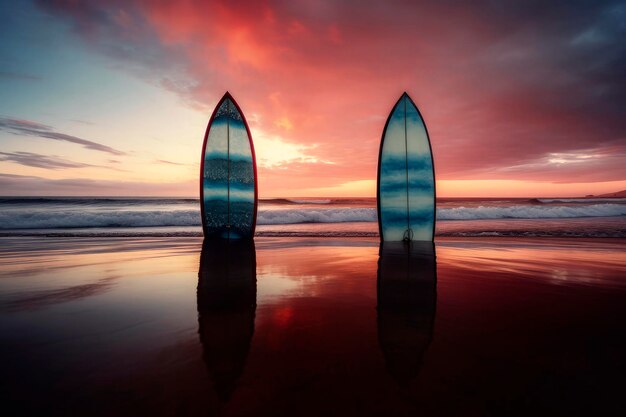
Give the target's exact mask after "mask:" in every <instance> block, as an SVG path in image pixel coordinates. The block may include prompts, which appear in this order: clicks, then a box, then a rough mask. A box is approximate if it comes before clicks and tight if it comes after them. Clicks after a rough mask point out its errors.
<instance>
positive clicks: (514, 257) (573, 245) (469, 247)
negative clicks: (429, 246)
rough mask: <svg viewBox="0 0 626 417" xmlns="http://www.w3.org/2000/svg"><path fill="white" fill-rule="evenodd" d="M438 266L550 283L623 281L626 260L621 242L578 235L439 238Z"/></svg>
mask: <svg viewBox="0 0 626 417" xmlns="http://www.w3.org/2000/svg"><path fill="white" fill-rule="evenodd" d="M437 255H438V261H439V265H440V266H445V265H451V266H454V267H455V268H459V269H464V270H471V271H482V272H498V273H502V274H515V275H517V276H523V277H524V278H528V279H533V280H537V281H540V280H543V281H545V282H549V283H553V284H563V285H566V284H592V285H610V286H618V287H623V286H625V285H626V283H625V282H624V280H623V279H621V277H622V276H624V274H626V265H625V264H624V261H623V246H620V245H615V244H614V242H612V241H611V242H609V243H603V242H602V241H593V240H585V239H580V240H578V241H576V240H573V241H572V240H568V241H565V240H557V239H550V240H538V239H528V240H523V239H505V238H501V239H495V240H490V241H484V242H483V241H481V240H480V239H478V238H476V239H466V240H458V241H455V240H453V239H451V240H442V241H441V242H439V244H438V246H437Z"/></svg>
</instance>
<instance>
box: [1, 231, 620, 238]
mask: <svg viewBox="0 0 626 417" xmlns="http://www.w3.org/2000/svg"><path fill="white" fill-rule="evenodd" d="M202 236H203V235H202V230H197V231H180V230H173V231H166V230H150V229H147V230H144V229H125V230H115V229H113V230H110V231H108V230H107V231H102V230H98V231H92V230H90V229H79V230H76V231H73V230H67V229H66V230H60V231H50V230H16V231H0V237H103V238H106V237H137V238H144V237H197V238H202ZM255 236H256V237H311V238H327V237H342V238H343V237H345V238H376V237H378V232H367V231H332V230H330V231H329V230H325V231H313V230H311V231H280V230H275V231H272V230H267V231H259V232H257V233H256V234H255ZM435 236H437V237H438V238H439V237H477V238H490V237H491V238H498V237H555V238H556V237H561V238H622V239H623V238H626V230H582V229H581V230H548V231H540V230H488V231H478V230H455V231H446V232H437V233H436V234H435Z"/></svg>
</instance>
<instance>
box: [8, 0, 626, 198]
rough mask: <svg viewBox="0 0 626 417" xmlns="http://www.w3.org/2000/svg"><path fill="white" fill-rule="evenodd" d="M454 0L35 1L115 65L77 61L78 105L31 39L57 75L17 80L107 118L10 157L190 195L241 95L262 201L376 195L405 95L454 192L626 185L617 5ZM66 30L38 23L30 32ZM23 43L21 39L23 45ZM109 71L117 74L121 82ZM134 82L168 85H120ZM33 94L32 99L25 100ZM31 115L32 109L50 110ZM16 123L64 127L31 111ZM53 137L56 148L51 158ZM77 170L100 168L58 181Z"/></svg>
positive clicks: (17, 146) (45, 98)
mask: <svg viewBox="0 0 626 417" xmlns="http://www.w3.org/2000/svg"><path fill="white" fill-rule="evenodd" d="M453 3H454V2H453ZM453 3H449V2H437V1H432V2H430V1H423V2H420V3H419V4H417V3H414V2H397V3H395V4H394V7H388V6H387V5H384V4H382V3H376V2H358V1H354V0H352V1H350V0H346V1H342V2H332V1H324V0H322V1H314V2H275V1H272V0H269V1H261V2H259V1H250V0H248V1H245V0H242V1H241V2H232V1H217V0H216V1H212V2H205V1H201V0H181V1H178V2H163V1H154V2H151V1H120V0H111V1H93V2H86V1H85V2H83V1H68V0H58V1H54V2H46V1H39V2H36V3H35V4H37V5H38V6H39V9H38V10H39V11H38V13H39V12H43V13H45V14H46V16H48V17H47V18H48V19H50V20H53V21H54V23H58V26H59V27H61V26H62V27H64V28H65V29H67V30H66V31H65V32H63V34H61V33H60V32H59V33H58V35H59V37H62V36H66V37H68V38H69V37H71V40H72V42H64V43H63V47H64V48H68V50H69V49H71V48H72V47H75V45H76V44H77V43H78V42H75V41H76V40H80V41H81V42H83V45H84V46H85V48H84V50H79V49H78V48H77V49H76V50H75V51H74V52H75V53H74V54H71V56H72V57H77V58H75V59H74V61H76V62H77V63H84V62H87V61H89V59H88V58H90V57H94V56H97V57H99V60H101V61H102V63H103V64H104V65H98V66H97V67H98V68H100V72H96V71H95V70H93V69H89V68H90V67H88V66H85V65H84V64H83V65H71V66H66V65H65V62H63V66H62V71H60V73H62V74H63V75H64V76H65V74H67V75H68V77H66V78H67V79H68V80H69V81H67V84H63V85H59V89H58V90H59V91H63V93H49V91H53V89H50V88H48V87H49V85H46V84H45V83H46V82H47V81H46V79H48V78H49V75H50V73H46V72H45V71H46V70H44V69H45V68H50V67H51V66H50V65H49V64H50V59H49V58H46V56H45V55H42V54H40V53H38V52H37V51H38V50H37V47H36V46H34V45H31V49H32V50H31V51H30V52H29V53H30V54H31V55H32V58H33V62H35V63H36V68H44V69H42V70H41V71H39V70H37V71H33V70H34V68H35V66H34V65H32V64H31V66H32V68H29V67H24V68H12V69H10V70H11V72H15V73H24V74H30V73H36V74H37V75H38V81H37V82H38V83H39V84H38V86H37V88H33V89H32V91H36V92H37V94H33V95H32V96H28V97H27V96H26V95H24V97H23V100H22V101H24V102H28V103H55V106H56V107H59V109H58V111H59V112H60V113H64V114H65V117H70V116H71V118H85V119H89V120H93V119H97V118H98V117H101V120H95V121H96V122H99V123H97V126H92V127H89V126H82V127H78V126H71V128H70V127H66V126H62V125H59V126H57V125H56V122H55V123H52V124H54V125H55V128H58V130H59V131H58V132H57V131H56V130H55V131H54V132H51V131H49V129H48V130H45V129H44V130H42V128H41V126H40V127H38V128H37V129H36V131H35V130H33V127H32V126H26V125H25V126H22V127H21V129H22V130H21V132H22V133H27V132H31V133H29V135H30V136H29V137H24V138H21V137H20V140H22V142H25V141H26V139H28V140H29V143H30V145H23V144H22V142H20V143H17V141H15V139H14V138H11V137H10V136H5V139H4V140H5V141H7V140H9V141H12V142H11V146H10V147H6V146H5V148H4V149H1V150H2V151H3V152H5V153H10V154H9V155H5V156H4V159H7V160H6V161H3V162H4V163H5V166H6V165H8V164H12V165H11V166H12V167H13V171H12V172H11V173H13V174H23V175H30V174H36V175H40V176H42V177H46V178H50V179H54V178H57V177H59V178H60V177H65V178H68V177H69V176H70V175H78V173H80V174H81V175H83V177H81V178H84V179H96V178H98V179H106V180H129V181H138V182H139V181H145V182H146V183H151V184H158V183H159V182H161V181H164V180H172V181H173V180H176V181H186V182H190V183H191V182H193V181H197V175H198V165H197V162H198V161H199V158H200V147H201V138H202V135H203V133H204V129H205V127H206V121H207V120H208V116H209V115H210V113H211V111H212V106H213V105H215V103H217V100H218V99H219V97H221V95H222V94H223V93H224V91H225V90H229V91H231V92H232V93H233V94H234V96H235V98H236V99H237V101H238V103H239V104H240V105H241V106H242V109H243V111H244V113H245V114H246V116H247V117H248V121H249V122H250V127H251V133H252V136H253V139H254V142H255V148H256V155H257V163H258V166H259V168H260V170H259V184H260V187H261V188H260V190H262V192H261V195H262V196H324V195H327V196H340V195H344V196H349V195H354V196H357V195H368V196H373V195H375V178H376V166H377V156H378V146H379V138H380V134H381V131H382V129H383V127H384V120H385V118H386V116H387V115H388V113H389V111H390V110H391V107H392V105H393V103H394V102H395V100H397V98H398V97H399V96H400V94H401V93H402V91H403V90H407V91H408V92H409V94H411V95H412V96H413V99H414V100H415V101H416V102H417V104H418V106H419V108H420V110H421V111H422V113H423V116H424V119H425V120H426V123H427V125H428V128H429V132H430V134H431V138H432V142H433V149H434V159H435V168H436V171H437V178H438V179H439V180H440V181H439V182H438V190H437V191H438V195H440V196H446V195H450V196H452V195H454V196H458V195H464V196H471V195H483V196H484V195H492V196H497V195H498V194H499V193H505V194H506V195H512V194H515V195H518V196H532V195H537V194H546V193H547V194H552V193H558V194H559V195H563V192H565V191H564V190H567V192H569V193H571V194H573V195H581V194H588V193H595V194H597V193H600V192H601V191H604V190H606V191H607V192H610V191H615V190H613V189H608V187H616V189H621V188H623V186H622V185H619V184H623V183H624V181H623V180H624V179H626V168H625V167H626V163H624V160H625V158H626V146H624V137H626V136H625V133H626V129H624V124H623V108H624V97H626V95H625V93H626V90H625V89H624V84H623V83H622V82H621V80H622V78H623V77H622V76H621V75H622V74H621V73H622V71H621V67H619V65H616V64H618V63H620V62H622V61H621V57H622V56H623V51H624V49H623V41H622V39H623V38H624V35H625V33H624V30H625V29H624V26H623V24H622V20H623V19H620V16H619V15H618V14H615V13H609V12H608V11H611V10H612V9H613V8H614V7H616V6H615V4H614V2H613V1H612V0H601V1H597V2H588V3H585V2H583V3H584V4H580V5H579V6H578V7H576V8H566V9H564V8H562V6H561V5H560V3H559V2H545V3H543V4H542V5H540V6H537V5H534V4H528V6H526V5H522V4H519V5H512V4H511V3H509V2H506V1H503V2H500V3H498V5H494V3H493V2H488V1H485V2H481V1H478V2H475V3H462V2H459V3H458V4H453ZM31 20H32V19H27V20H26V21H31ZM9 23H10V22H9ZM50 27H52V26H51V25H49V24H39V23H37V24H36V25H34V26H33V27H30V28H28V30H29V31H33V32H37V31H39V30H41V31H44V30H50V29H46V28H50ZM55 27H56V26H55ZM13 29H20V28H13ZM20 30H22V31H24V32H26V29H20ZM14 32H15V33H16V36H15V39H8V40H5V42H6V43H7V44H10V43H12V42H13V43H16V42H17V41H18V40H19V36H17V35H18V34H19V33H18V32H19V30H16V31H14ZM7 33H10V31H7ZM39 35H41V36H40V38H41V39H44V38H54V36H48V35H51V34H49V33H46V34H45V35H43V32H42V33H39ZM596 35H601V36H596ZM23 37H24V36H23ZM9 38H10V36H9ZM64 40H68V39H65V38H64ZM70 45H74V46H70ZM0 46H3V45H2V40H0ZM23 46H24V45H21V44H20V48H19V49H20V51H22V50H23V51H26V52H28V48H24V47H23ZM26 46H27V45H26ZM0 49H1V48H0ZM9 49H10V48H9ZM47 49H54V48H47ZM78 58H80V59H78ZM82 58H85V59H82ZM15 62H18V60H15ZM99 62H100V61H98V63H99ZM589 62H593V66H589ZM107 64H108V65H107ZM18 70H20V71H18ZM103 74H104V75H107V74H108V75H110V77H109V78H110V80H109V81H108V82H106V83H104V82H102V81H101V80H102V79H103V77H102V75H103ZM122 74H124V75H122ZM124 77H131V78H133V80H134V82H136V83H137V84H140V83H143V84H145V85H150V86H152V87H154V88H152V87H151V88H150V89H149V88H139V87H137V86H136V85H135V84H134V83H130V82H129V83H124V86H122V84H119V82H120V80H121V79H123V78H124ZM66 78H59V79H62V80H65V79H66ZM27 80H28V77H26V78H24V77H22V78H21V81H20V82H21V83H26V81H27ZM77 80H78V81H80V80H82V81H83V82H82V83H77ZM93 80H98V82H97V83H94V82H93ZM1 82H2V77H1V74H0V83H1ZM11 82H12V83H13V84H15V83H17V81H15V77H13V78H12V81H11ZM64 82H65V81H64ZM73 85H76V86H80V88H74V89H72V88H69V87H72V86H73ZM0 87H2V85H0ZM20 89H21V84H20ZM151 89H154V90H157V89H158V92H153V93H151V92H150V91H151ZM66 91H72V92H73V93H72V94H67V93H66ZM46 92H48V93H46ZM104 93H107V94H104ZM23 94H24V93H23V92H21V91H20V90H18V89H16V90H15V94H13V96H16V97H18V98H19V97H20V96H21V95H23ZM45 94H48V95H45ZM55 94H56V96H55ZM11 96H12V95H11V94H6V95H5V97H11ZM135 97H140V98H141V100H139V99H137V100H134V99H133V98H135ZM26 98H28V100H26ZM70 98H71V100H70ZM0 100H1V97H0ZM7 103H8V101H7ZM58 103H61V104H60V105H59V104H58ZM76 103H79V104H80V106H77V105H76ZM29 106H30V113H33V109H34V108H36V106H35V105H34V104H29ZM75 107H78V109H76V108H75ZM7 108H10V109H14V108H15V105H14V104H13V103H11V106H10V107H9V106H8V105H7ZM12 111H13V110H12ZM77 111H79V113H80V114H77V115H73V114H69V113H72V112H74V113H76V112H77ZM5 113H6V111H5ZM207 113H208V114H207ZM6 115H7V116H10V115H9V114H6ZM18 115H19V116H23V117H24V118H26V119H32V120H35V121H41V122H45V123H48V121H47V120H44V119H42V118H41V117H38V116H37V115H36V114H29V112H18V113H16V114H15V116H18ZM78 116H80V117H78ZM11 126H13V125H11ZM11 126H9V127H11ZM12 128H15V126H13V127H12ZM60 133H63V134H64V135H62V136H61V135H60ZM33 134H37V135H39V136H40V137H39V138H35V137H34V136H32V135H33ZM42 135H47V136H45V137H46V138H47V139H48V142H46V145H45V146H46V148H45V152H44V150H43V149H41V148H39V147H37V146H36V144H37V143H38V142H37V141H39V142H41V141H42V140H43V139H42ZM51 136H53V137H51ZM81 138H85V139H87V140H82V139H81ZM52 139H54V140H55V142H52V141H51V140H52ZM100 143H101V145H97V144H100ZM104 144H106V146H108V148H104V147H102V145H104ZM94 146H100V148H99V149H100V150H101V151H103V150H104V152H99V153H98V152H97V149H95V150H94ZM107 149H108V151H107ZM118 149H119V150H120V151H121V153H123V155H116V154H115V153H114V152H115V151H116V150H118ZM19 152H22V153H19ZM24 152H30V153H31V155H27V154H25V153H24ZM35 153H36V154H37V156H34V154H35ZM107 154H108V155H107ZM52 155H58V156H60V157H62V158H63V161H60V160H58V159H57V160H52V159H51V156H52ZM94 155H96V156H94ZM111 155H116V160H120V162H121V163H115V164H113V165H112V166H111V167H109V168H108V169H106V168H100V167H96V166H95V165H102V166H107V164H108V163H107V162H106V159H105V158H108V157H110V156H111ZM117 156H119V158H118V157H117ZM27 157H28V160H26V159H25V158H27ZM46 157H48V159H45V158H46ZM36 158H38V159H36ZM98 158H99V159H98ZM158 160H165V161H169V162H174V163H168V162H157V161H158ZM11 161H12V162H11ZM16 161H18V162H19V161H21V162H22V163H28V164H30V165H29V166H25V165H19V164H18V162H16ZM68 161H69V162H68ZM72 163H74V165H76V164H78V163H86V164H90V165H94V166H81V167H78V166H77V167H75V168H67V170H61V169H56V170H54V169H49V168H50V167H51V166H53V165H54V166H59V165H60V164H66V165H67V164H72ZM33 165H38V166H33ZM41 165H45V166H46V167H48V169H46V168H42V167H41ZM111 168H114V169H111ZM18 169H19V170H20V171H18ZM123 170H124V171H123ZM193 188H194V189H195V188H196V187H193ZM154 189H155V190H156V189H157V188H154ZM91 191H92V190H89V192H91ZM562 191H563V192H562ZM164 192H165V191H164ZM168 192H171V191H168ZM554 195H556V194H554Z"/></svg>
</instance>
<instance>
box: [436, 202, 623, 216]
mask: <svg viewBox="0 0 626 417" xmlns="http://www.w3.org/2000/svg"><path fill="white" fill-rule="evenodd" d="M616 216H626V205H623V204H592V205H588V206H508V207H507V206H504V207H489V206H479V207H471V208H468V207H455V208H448V209H439V210H437V219H438V220H483V219H567V218H576V217H616Z"/></svg>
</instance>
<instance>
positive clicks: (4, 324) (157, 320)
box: [0, 237, 626, 416]
mask: <svg viewBox="0 0 626 417" xmlns="http://www.w3.org/2000/svg"><path fill="white" fill-rule="evenodd" d="M625 247H626V241H624V240H623V239H570V240H566V239H537V238H535V239H530V238H529V239H523V238H496V239H477V238H473V239H472V238H441V239H438V240H437V242H436V247H435V249H434V251H432V249H431V253H430V255H429V254H428V253H426V252H423V253H422V252H420V254H418V255H417V256H410V257H409V258H406V259H407V261H406V262H403V261H402V256H403V255H402V254H397V253H393V251H392V252H389V251H381V249H380V248H379V242H378V239H375V238H337V239H334V238H269V237H263V238H257V239H256V240H255V244H254V245H253V246H250V245H248V246H247V247H238V248H226V249H224V248H221V249H220V248H216V247H214V246H213V247H211V246H205V248H204V250H203V245H202V240H201V239H199V238H195V237H178V238H113V237H110V238H106V239H102V238H51V237H49V238H40V237H5V238H1V239H0V265H1V268H0V338H1V341H0V342H1V343H0V346H1V348H0V349H1V355H2V358H3V372H2V392H3V397H4V401H5V403H7V402H8V405H9V407H10V409H13V410H18V412H17V413H15V414H12V415H41V414H43V413H45V414H46V415H90V416H97V415H131V414H133V415H147V414H151V415H172V414H178V415H237V416H243V415H285V416H287V415H289V416H295V415H304V416H306V415H387V416H390V415H407V416H408V415H416V413H421V414H422V415H450V414H453V415H454V414H456V415H459V414H463V415H536V414H540V413H541V414H547V413H550V414H552V415H570V416H571V415H611V414H615V415H617V414H620V413H621V412H623V411H624V409H625V408H624V400H623V396H622V393H621V390H622V387H623V375H624V371H625V369H624V364H625V363H624V359H625V356H626V355H625V354H624V352H626V349H625V347H626V346H624V343H623V341H622V339H621V336H622V335H623V330H624V319H625V318H626V304H625V303H624V296H625V294H626V281H625V280H624V278H625V277H626V264H625V263H624V248H625ZM432 252H434V254H436V261H435V258H434V257H432V256H431V255H433V253H432ZM379 253H381V256H379Z"/></svg>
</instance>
